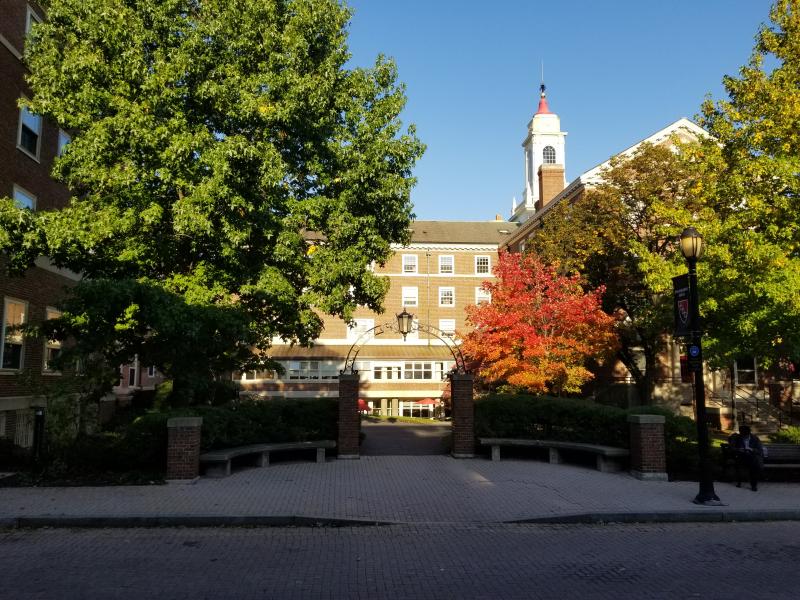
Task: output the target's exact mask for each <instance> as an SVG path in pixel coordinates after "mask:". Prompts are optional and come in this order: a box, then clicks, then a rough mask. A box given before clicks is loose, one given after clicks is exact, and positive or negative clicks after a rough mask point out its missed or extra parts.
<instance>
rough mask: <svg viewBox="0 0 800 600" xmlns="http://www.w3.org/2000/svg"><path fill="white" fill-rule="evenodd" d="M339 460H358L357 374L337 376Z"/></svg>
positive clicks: (359, 416)
mask: <svg viewBox="0 0 800 600" xmlns="http://www.w3.org/2000/svg"><path fill="white" fill-rule="evenodd" d="M338 425H339V439H338V442H337V450H338V452H339V458H358V457H359V454H360V449H359V441H360V440H359V437H360V435H361V415H360V414H359V412H358V374H351V373H342V374H341V375H339V422H338Z"/></svg>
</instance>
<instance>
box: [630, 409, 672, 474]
mask: <svg viewBox="0 0 800 600" xmlns="http://www.w3.org/2000/svg"><path fill="white" fill-rule="evenodd" d="M665 421H666V419H665V418H664V417H663V416H661V415H628V424H629V427H630V440H631V445H630V451H631V455H630V461H631V462H630V471H631V475H633V476H634V477H636V478H637V479H646V480H655V481H666V480H667V453H666V448H665V442H664V422H665Z"/></svg>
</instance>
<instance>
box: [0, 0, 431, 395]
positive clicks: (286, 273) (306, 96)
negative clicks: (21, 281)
mask: <svg viewBox="0 0 800 600" xmlns="http://www.w3.org/2000/svg"><path fill="white" fill-rule="evenodd" d="M45 7H46V9H47V14H48V20H47V21H46V22H44V23H42V24H39V25H36V26H35V27H34V28H33V32H32V34H31V37H30V39H29V42H28V43H27V44H26V57H25V58H26V62H27V64H28V66H29V68H30V75H29V77H28V82H29V84H30V86H31V89H32V90H33V97H32V99H31V100H30V101H28V102H26V104H28V106H29V107H30V109H31V110H32V111H34V112H36V113H38V114H41V115H44V116H46V117H49V118H51V119H53V120H55V121H56V122H57V123H58V124H59V126H60V127H62V128H64V129H66V130H68V131H71V132H74V135H73V139H72V142H71V143H70V144H69V145H68V146H67V149H66V152H64V154H63V156H62V157H60V158H59V159H58V160H57V161H56V164H55V168H54V172H55V176H56V177H57V178H58V179H59V180H61V181H63V182H64V183H66V184H67V185H68V186H69V188H70V189H71V190H72V192H73V194H74V196H73V198H72V200H71V203H70V205H69V206H68V207H66V208H64V209H63V210H58V211H47V212H36V213H27V212H24V211H20V210H18V209H16V208H15V207H14V206H13V204H12V203H11V201H10V200H8V199H5V200H3V201H2V202H1V203H0V224H1V226H0V250H2V251H3V252H5V253H7V254H8V256H9V265H10V269H11V270H12V271H14V272H17V273H19V272H21V271H24V269H25V268H27V267H28V266H29V265H30V264H31V262H32V260H33V259H34V258H35V257H36V256H37V255H38V254H43V253H46V254H48V255H49V256H51V257H52V258H53V261H54V262H55V264H57V265H58V266H61V267H67V268H70V269H72V270H74V271H77V272H80V273H82V274H84V275H85V277H86V280H85V281H84V283H82V284H80V285H79V286H78V287H77V288H76V290H75V293H74V294H72V296H71V297H70V298H69V300H68V301H67V303H66V304H65V308H66V310H65V312H64V316H63V318H62V323H60V324H58V325H54V326H53V328H54V329H60V330H61V331H62V333H69V334H72V335H75V336H76V337H77V338H78V339H79V340H80V339H85V340H93V341H94V342H97V343H101V342H102V346H103V348H104V350H105V351H106V352H108V353H111V354H112V357H111V358H110V359H113V360H116V359H124V358H130V357H131V356H132V355H133V353H135V352H139V353H140V354H142V355H143V356H142V359H143V360H145V361H148V362H150V363H154V364H156V365H157V366H159V367H160V368H162V369H164V370H166V372H167V373H168V374H170V375H173V376H178V379H180V373H179V369H183V368H185V367H186V365H187V363H192V361H198V362H203V363H204V364H203V365H200V366H197V368H195V369H194V370H193V373H198V372H204V371H205V372H208V371H219V370H221V369H224V368H228V369H232V368H237V367H243V366H245V365H248V364H254V363H253V358H254V356H253V354H251V353H250V351H249V350H250V348H255V349H256V350H264V349H266V348H268V347H269V345H270V342H271V340H272V339H273V338H274V337H276V336H277V337H281V338H284V339H287V340H293V341H297V342H299V343H309V342H310V341H311V340H313V339H314V338H315V337H317V336H318V334H319V333H320V328H321V319H320V317H319V312H320V311H322V312H326V313H330V314H334V315H339V316H341V317H343V318H345V319H348V318H350V316H351V314H352V311H353V309H354V308H355V307H356V306H357V305H365V306H368V307H370V308H372V309H379V308H380V305H381V302H382V299H383V297H384V294H385V292H386V287H387V284H386V283H385V281H384V280H382V279H381V278H379V277H377V276H375V275H374V274H373V273H372V272H371V270H370V269H369V268H368V267H369V265H370V263H371V262H373V261H375V262H377V263H382V262H383V261H385V260H386V259H387V257H388V256H389V255H390V244H391V243H393V242H403V241H406V240H407V236H408V224H409V221H410V218H411V216H412V215H411V204H410V200H409V194H410V189H411V187H412V185H413V184H414V182H415V180H414V178H413V177H412V176H411V171H412V168H413V166H414V164H415V162H416V160H417V159H418V158H419V157H420V156H421V154H422V152H423V150H424V147H423V145H422V144H421V143H420V141H419V140H418V139H417V137H416V135H415V131H414V128H413V126H412V127H409V128H408V130H406V131H402V125H401V123H400V120H399V114H400V112H401V110H402V108H403V106H404V104H405V91H404V87H403V86H402V85H400V84H398V83H397V72H396V68H395V65H394V64H393V62H392V61H390V60H387V59H385V58H383V57H379V58H378V59H377V61H376V63H375V65H374V66H373V67H372V68H368V69H364V68H348V67H347V66H346V63H347V61H348V59H349V54H348V50H347V46H346V37H347V32H346V27H347V23H348V20H349V17H350V12H349V10H348V9H347V8H346V7H345V6H343V5H342V4H341V3H340V2H338V1H337V0H203V1H202V2H200V1H198V0H49V1H48V2H45ZM312 232H313V233H312ZM311 239H313V240H314V244H313V245H312V244H311V243H310V240H311ZM182 328H183V331H182ZM182 334H185V335H182ZM177 381H178V380H177V379H176V383H177Z"/></svg>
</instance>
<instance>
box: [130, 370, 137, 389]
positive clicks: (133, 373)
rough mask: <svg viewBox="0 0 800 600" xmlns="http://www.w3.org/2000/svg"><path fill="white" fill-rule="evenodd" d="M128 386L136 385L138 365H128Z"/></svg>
mask: <svg viewBox="0 0 800 600" xmlns="http://www.w3.org/2000/svg"><path fill="white" fill-rule="evenodd" d="M128 387H131V388H132V387H136V366H135V365H128Z"/></svg>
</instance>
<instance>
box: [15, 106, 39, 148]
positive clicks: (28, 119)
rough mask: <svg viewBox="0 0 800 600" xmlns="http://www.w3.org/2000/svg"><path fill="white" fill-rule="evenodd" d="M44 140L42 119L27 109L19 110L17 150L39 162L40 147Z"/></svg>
mask: <svg viewBox="0 0 800 600" xmlns="http://www.w3.org/2000/svg"><path fill="white" fill-rule="evenodd" d="M41 138H42V117H40V116H39V115H35V114H33V113H32V112H30V111H29V110H28V109H27V108H20V109H19V130H18V132H17V148H19V149H20V150H22V151H23V152H24V153H25V154H27V155H28V156H30V157H31V158H34V159H36V160H39V147H40V146H41Z"/></svg>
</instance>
